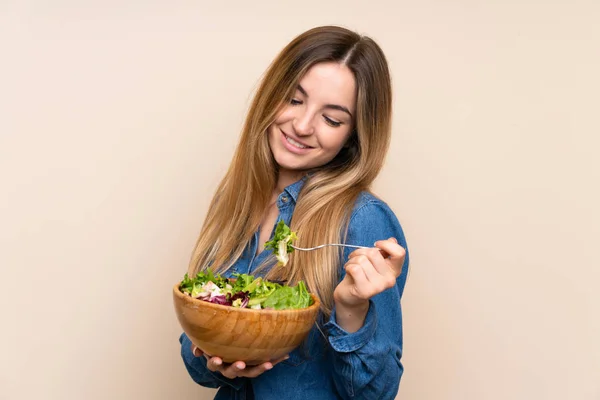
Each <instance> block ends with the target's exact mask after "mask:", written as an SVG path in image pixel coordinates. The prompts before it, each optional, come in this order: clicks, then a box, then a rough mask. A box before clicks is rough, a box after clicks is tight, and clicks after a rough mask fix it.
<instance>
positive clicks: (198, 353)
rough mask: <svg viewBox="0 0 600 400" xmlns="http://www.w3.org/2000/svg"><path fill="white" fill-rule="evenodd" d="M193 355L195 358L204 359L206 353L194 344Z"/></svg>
mask: <svg viewBox="0 0 600 400" xmlns="http://www.w3.org/2000/svg"><path fill="white" fill-rule="evenodd" d="M192 354H193V355H194V357H202V355H203V354H204V352H203V351H202V350H200V349H199V348H197V347H196V345H194V344H192Z"/></svg>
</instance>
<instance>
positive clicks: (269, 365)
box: [265, 364, 273, 371]
mask: <svg viewBox="0 0 600 400" xmlns="http://www.w3.org/2000/svg"><path fill="white" fill-rule="evenodd" d="M271 368H273V366H272V365H271V364H267V365H265V369H266V370H267V371H268V370H270V369H271Z"/></svg>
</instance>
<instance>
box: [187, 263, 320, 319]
mask: <svg viewBox="0 0 600 400" xmlns="http://www.w3.org/2000/svg"><path fill="white" fill-rule="evenodd" d="M233 275H234V276H235V279H231V280H230V279H229V278H224V277H222V276H220V275H217V276H215V275H214V274H213V273H212V271H211V270H210V269H208V270H206V271H205V272H199V273H198V274H197V275H196V276H195V277H194V278H190V277H189V276H188V274H185V276H184V278H183V280H182V281H181V283H180V284H179V290H181V292H182V293H185V294H187V295H188V296H190V297H193V298H195V299H199V300H203V301H208V302H211V303H215V304H221V305H225V306H231V307H239V308H253V309H259V310H260V309H274V310H285V309H298V308H306V307H308V306H310V305H312V304H313V299H312V297H311V296H310V294H309V293H308V290H307V289H306V285H305V284H304V282H303V281H300V282H298V284H297V285H296V286H288V285H280V284H279V283H276V282H270V281H268V280H265V279H263V278H261V277H258V278H254V276H252V275H248V274H238V273H235V274H233Z"/></svg>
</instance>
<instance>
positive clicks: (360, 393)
mask: <svg viewBox="0 0 600 400" xmlns="http://www.w3.org/2000/svg"><path fill="white" fill-rule="evenodd" d="M390 237H395V238H396V239H397V240H398V243H399V244H400V245H401V246H402V247H404V248H405V249H407V247H406V239H405V237H404V233H403V231H402V228H401V227H400V223H399V222H398V219H397V218H396V216H395V215H394V213H393V212H392V210H390V209H389V207H388V206H387V205H386V204H385V203H383V202H381V201H379V200H370V201H369V202H367V203H366V204H363V205H362V206H360V207H359V208H357V209H356V210H355V211H354V213H353V215H352V217H351V220H350V225H349V228H348V236H347V240H346V243H349V244H356V245H362V246H373V244H374V243H375V242H376V241H377V240H382V239H388V238H390ZM350 252H351V250H348V251H345V252H344V257H343V260H344V262H345V261H347V259H348V255H349V254H350ZM408 264H409V262H408V250H407V255H406V259H405V262H404V265H403V267H402V272H401V274H400V276H399V277H398V279H397V280H396V286H395V287H393V288H390V289H388V290H386V291H384V292H382V293H380V294H378V295H376V296H374V297H373V298H371V300H370V301H369V311H368V312H367V316H366V318H365V322H364V324H363V326H362V327H361V328H360V329H359V330H358V331H356V332H354V333H348V332H346V331H344V330H343V329H342V328H341V327H340V326H339V325H338V324H337V323H336V317H335V309H334V310H333V312H332V315H331V317H330V319H329V321H328V322H327V323H326V324H325V325H324V332H325V334H326V335H327V339H328V341H329V344H330V345H331V348H332V349H333V352H332V353H333V356H332V359H333V364H334V368H333V371H334V381H335V385H336V389H337V390H338V392H339V395H340V396H341V397H342V398H345V399H353V398H354V399H394V398H395V397H396V394H397V393H398V388H399V385H400V378H401V376H402V372H403V371H404V368H403V366H402V363H401V357H402V311H401V306H400V299H401V297H402V292H403V290H404V284H405V282H406V276H407V271H408ZM344 274H345V272H344V270H343V268H342V278H343V276H344Z"/></svg>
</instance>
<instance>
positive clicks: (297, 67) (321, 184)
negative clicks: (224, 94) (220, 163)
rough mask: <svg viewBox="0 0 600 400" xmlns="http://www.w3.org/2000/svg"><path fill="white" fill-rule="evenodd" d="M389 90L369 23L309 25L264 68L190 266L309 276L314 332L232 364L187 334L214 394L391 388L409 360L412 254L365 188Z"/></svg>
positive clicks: (188, 350) (189, 358) (387, 121)
mask: <svg viewBox="0 0 600 400" xmlns="http://www.w3.org/2000/svg"><path fill="white" fill-rule="evenodd" d="M391 110H392V94H391V83H390V75H389V70H388V66H387V62H386V59H385V56H384V54H383V52H382V51H381V49H380V48H379V46H378V45H377V44H376V43H375V42H374V41H373V40H371V39H369V38H368V37H364V36H360V35H358V34H356V33H354V32H352V31H349V30H346V29H344V28H340V27H333V26H326V27H319V28H315V29H311V30H309V31H307V32H305V33H303V34H301V35H300V36H298V37H297V38H295V39H294V40H293V41H292V42H291V43H289V44H288V45H287V46H286V47H285V48H284V49H283V50H282V51H281V53H280V54H279V55H278V56H277V58H276V59H275V60H274V62H273V63H272V65H271V66H270V68H269V69H268V71H267V73H266V75H265V76H264V79H263V81H262V83H261V85H260V88H259V90H258V92H257V94H256V96H255V97H254V100H253V102H252V105H251V108H250V110H249V113H248V116H247V119H246V122H245V125H244V127H243V131H242V134H241V138H240V142H239V145H238V147H237V150H236V152H235V155H234V157H233V160H232V162H231V165H230V167H229V170H228V172H227V174H226V175H225V177H224V179H223V180H222V182H221V184H220V185H219V187H218V189H217V191H216V193H215V195H214V198H213V200H212V203H211V205H210V212H209V213H208V216H207V218H206V220H205V222H204V225H203V227H202V230H201V232H200V237H199V239H198V242H197V244H196V248H195V251H194V253H193V257H192V260H191V263H190V268H189V271H188V273H189V274H190V276H193V275H195V274H196V273H197V272H198V271H199V270H203V269H205V268H207V267H208V266H210V267H211V269H212V270H213V271H215V272H219V273H221V274H224V275H231V274H233V273H235V272H238V273H249V274H253V275H260V276H265V277H266V278H268V279H277V280H287V282H288V283H290V284H295V283H296V282H298V281H299V280H303V281H304V282H305V283H306V284H307V287H308V289H309V291H311V292H314V293H316V294H317V295H318V296H319V298H320V300H321V303H322V308H321V313H320V317H319V319H318V322H317V324H316V326H315V327H314V328H313V330H312V331H311V333H310V335H309V338H308V339H307V340H306V343H305V344H304V345H303V346H301V347H300V348H298V349H296V350H294V351H293V352H292V353H291V354H289V355H288V356H286V357H284V358H283V359H280V360H272V361H270V362H266V363H264V364H262V365H258V366H248V367H247V366H246V365H245V364H244V363H243V362H242V361H238V362H235V363H232V364H228V365H225V364H224V363H223V362H222V360H221V359H220V358H219V357H218V354H213V355H211V356H210V357H209V356H207V355H204V354H203V352H202V349H198V348H196V347H195V346H194V344H193V343H191V342H190V340H189V339H188V338H187V336H186V335H185V334H183V335H182V336H181V338H180V342H181V345H182V346H181V354H182V357H183V360H184V363H185V366H186V368H187V370H188V372H189V374H190V375H191V377H192V379H193V380H194V381H196V382H197V383H199V384H200V385H203V386H207V387H212V388H219V391H218V393H217V396H216V398H217V399H252V398H256V399H260V400H269V399H285V400H293V399H303V400H306V399H335V398H343V399H346V398H353V399H388V398H389V399H393V398H394V397H395V396H396V393H397V391H398V386H399V382H400V377H401V375H402V371H403V367H402V364H401V361H400V358H401V355H402V315H401V308H400V298H401V296H402V291H403V289H404V284H405V281H406V274H407V270H408V256H407V254H406V252H405V249H406V242H405V238H404V234H403V232H402V228H401V227H400V224H399V222H398V220H397V218H396V216H395V215H394V213H393V212H392V211H391V209H390V208H389V207H388V206H387V205H386V204H385V203H384V202H383V201H382V200H380V199H379V198H377V197H375V195H373V194H372V193H371V192H370V191H369V187H370V186H371V183H372V182H373V180H374V179H375V177H376V176H377V174H378V173H379V171H380V169H381V167H382V164H383V161H384V158H385V155H386V152H387V149H388V144H389V141H390V133H391ZM280 220H283V221H285V223H286V224H288V225H289V226H290V228H291V229H292V231H295V232H297V236H298V240H297V241H295V244H296V245H298V246H300V247H312V246H316V245H319V244H324V243H348V244H354V245H361V246H368V247H370V248H368V249H359V250H356V251H352V252H351V251H350V250H344V251H340V250H339V249H338V248H335V247H326V248H324V249H321V250H317V251H312V252H300V251H296V252H294V253H292V254H291V256H290V261H289V263H288V265H287V266H285V267H276V266H275V260H274V258H273V255H272V252H271V251H270V250H264V243H265V242H266V241H268V240H270V239H272V235H273V231H274V226H275V225H276V223H277V222H278V221H280Z"/></svg>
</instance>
